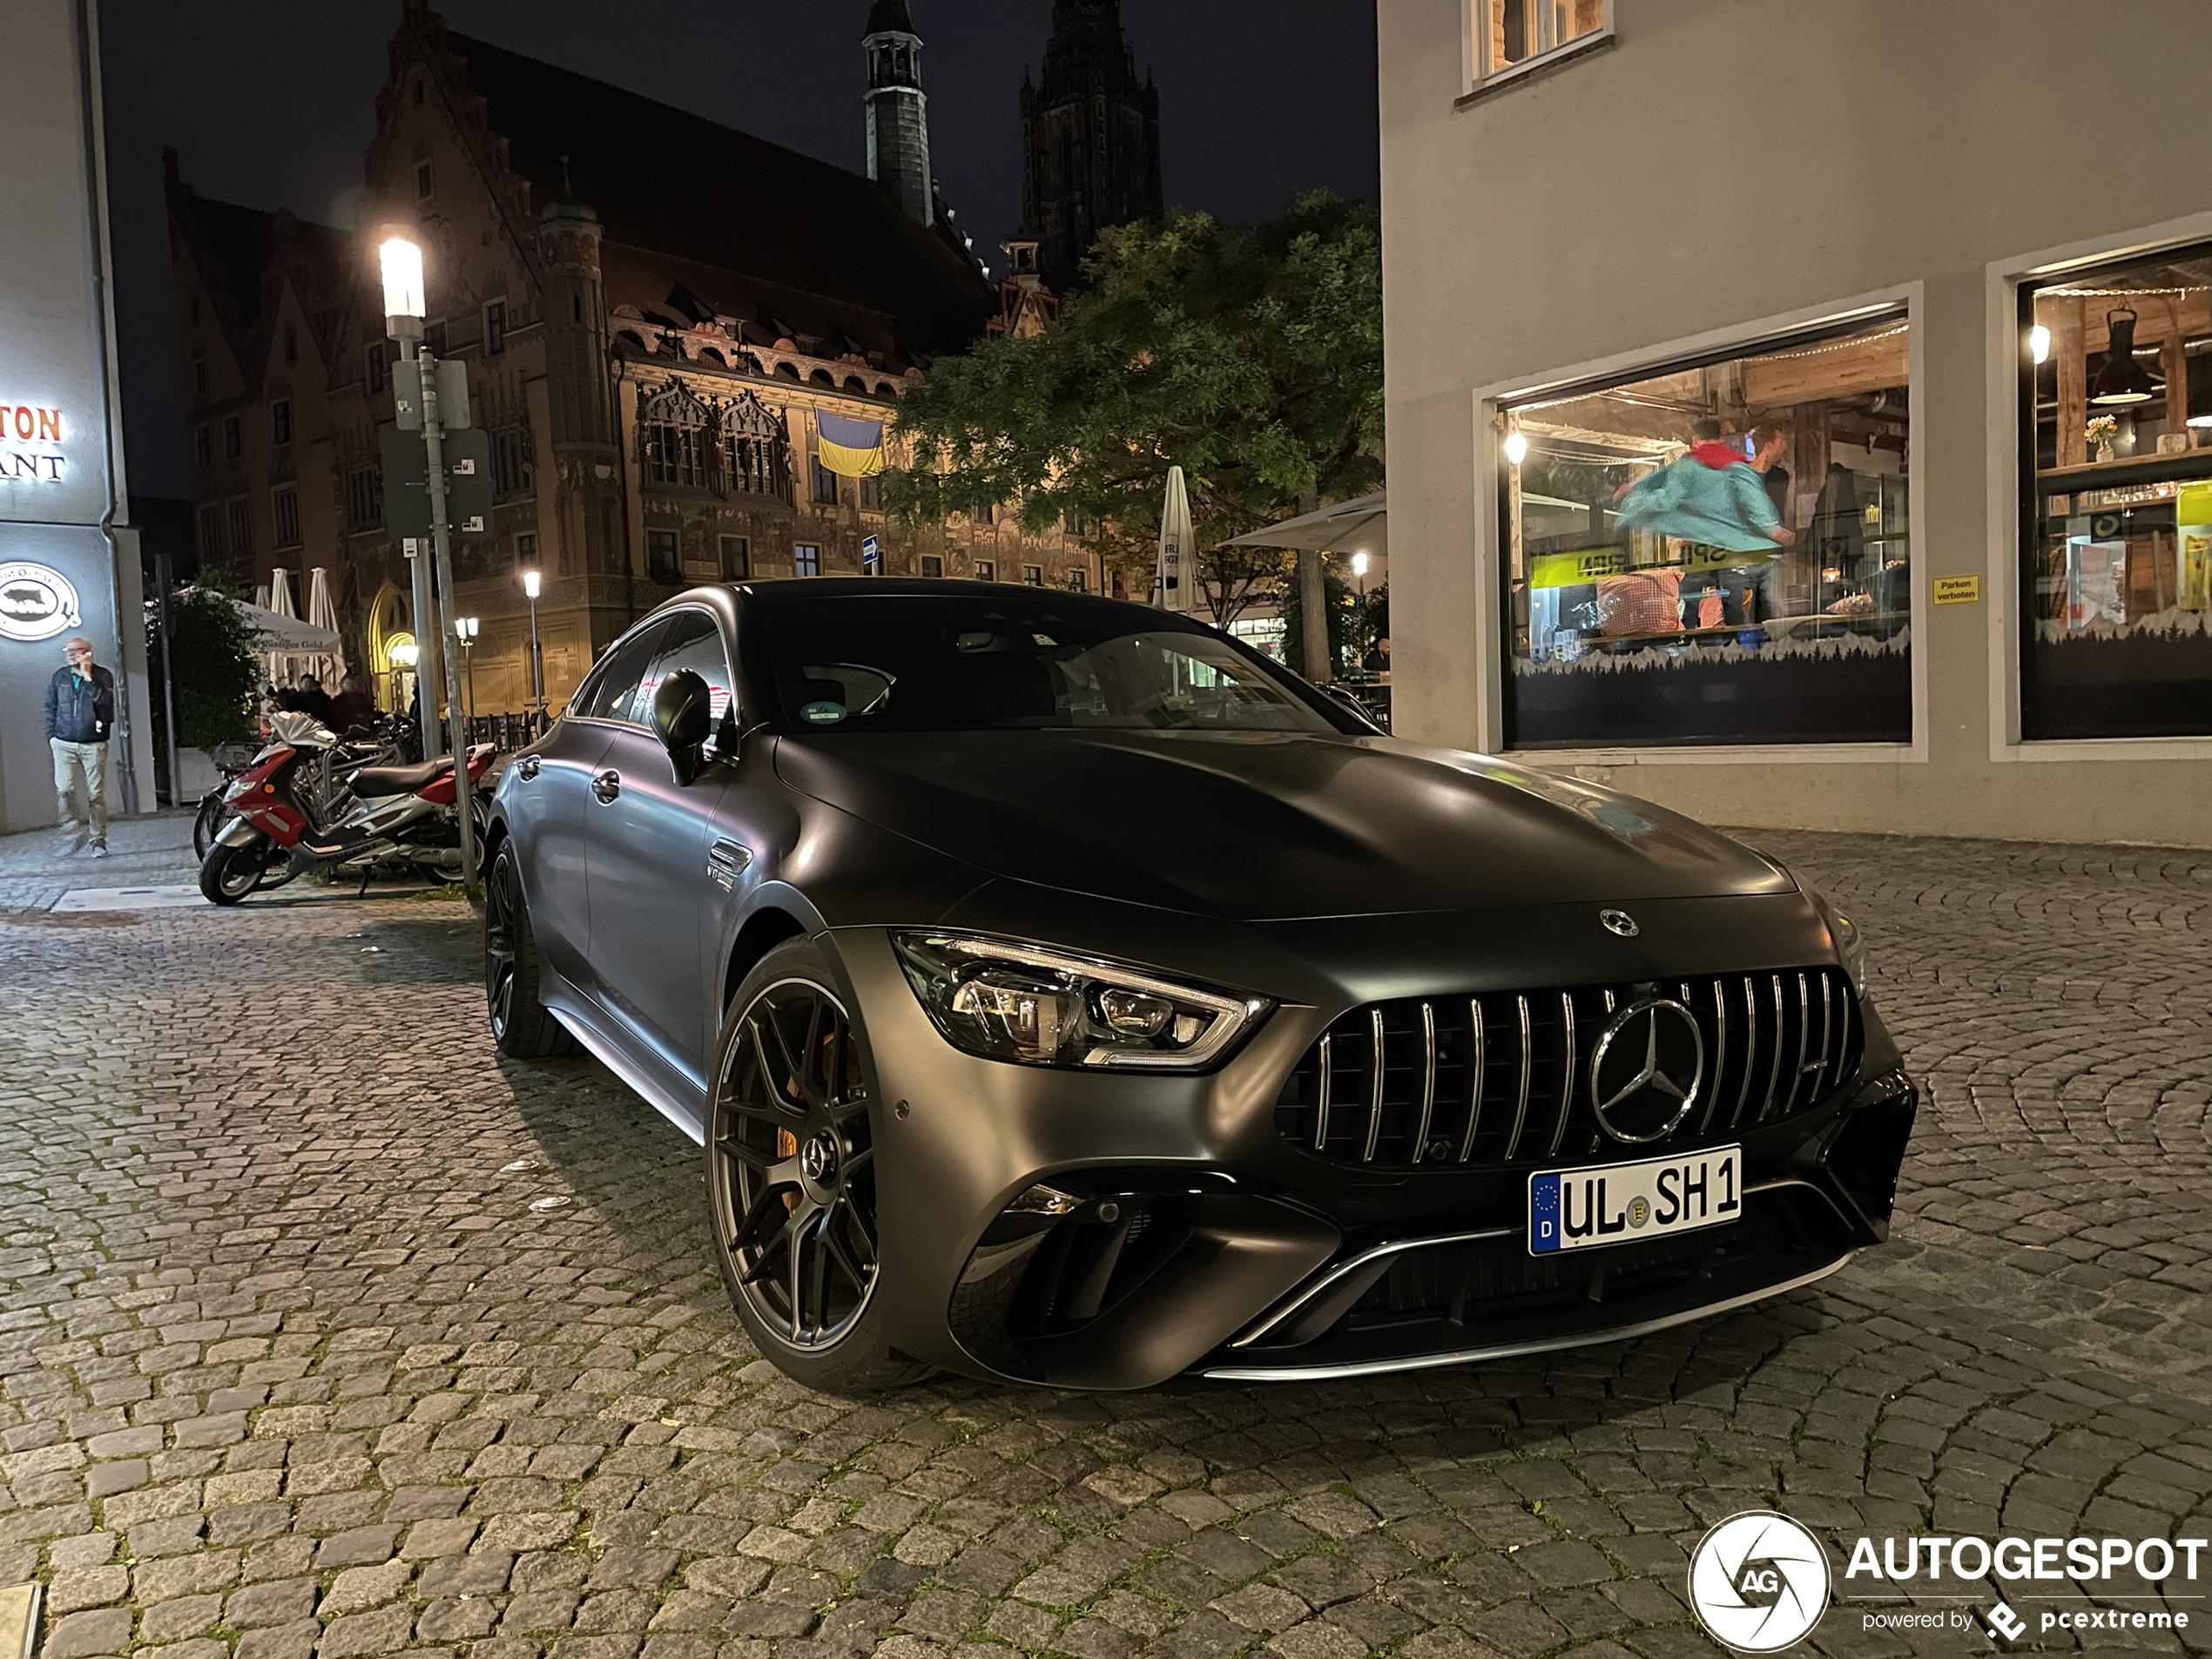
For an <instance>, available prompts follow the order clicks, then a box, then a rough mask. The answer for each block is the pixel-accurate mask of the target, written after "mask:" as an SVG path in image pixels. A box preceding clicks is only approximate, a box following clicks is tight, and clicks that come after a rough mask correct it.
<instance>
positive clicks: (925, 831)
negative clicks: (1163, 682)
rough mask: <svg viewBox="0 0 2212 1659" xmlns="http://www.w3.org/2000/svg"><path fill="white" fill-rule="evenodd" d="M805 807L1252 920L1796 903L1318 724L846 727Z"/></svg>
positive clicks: (1636, 829)
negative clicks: (1274, 727)
mask: <svg viewBox="0 0 2212 1659" xmlns="http://www.w3.org/2000/svg"><path fill="white" fill-rule="evenodd" d="M776 770H777V772H778V775H779V776H780V777H781V778H782V779H784V780H785V782H786V783H787V784H789V785H790V786H792V788H794V789H797V790H799V791H800V792H802V793H805V794H808V795H811V796H813V797H814V798H815V799H819V800H822V801H826V802H827V803H829V804H830V805H831V806H836V807H839V808H840V809H841V810H843V811H845V812H848V813H855V814H857V815H859V816H860V817H862V818H865V819H868V820H870V821H872V822H873V823H875V824H877V825H879V826H881V827H883V828H886V829H889V830H893V831H895V832H896V833H900V834H901V835H905V836H908V837H911V838H912V839H913V840H916V841H919V842H921V843H922V844H923V845H925V846H929V847H932V848H934V849H935V850H936V851H938V852H941V853H947V854H949V855H951V856H952V857H954V858H958V859H961V860H964V861H965V862H967V863H968V864H972V865H974V866H977V867H980V868H981V869H985V870H988V871H990V872H992V873H995V874H997V875H1002V876H1006V877H1008V878H1011V879H1013V880H1020V881H1027V882H1034V883H1037V884H1039V885H1042V886H1046V887H1056V888H1059V889H1062V890H1063V891H1067V892H1073V893H1082V894H1091V895H1094V896H1096V897H1099V898H1105V899H1112V900H1120V901H1123V902H1126V903H1133V904H1143V905H1150V906H1155V907H1161V908H1164V909H1171V910H1177V911H1182V912H1185V913H1188V914H1195V915H1202V916H1213V917H1219V918H1222V919H1224V920H1235V921H1280V920H1291V919H1307V918H1314V917H1322V916H1352V915H1376V914H1393V913H1406V912H1420V911H1440V910H1485V909H1494V908H1499V907H1519V906H1526V905H1529V904H1545V903H1559V904H1564V903H1570V902H1575V901H1581V900H1587V901H1589V902H1594V903H1603V904H1620V903H1627V902H1629V901H1632V900H1649V899H1679V898H1695V897H1706V896H1723V895H1727V896H1750V895H1754V894H1786V893H1790V892H1792V891H1794V887H1793V885H1792V884H1791V881H1790V880H1789V878H1788V877H1787V876H1786V875H1784V873H1782V872H1781V871H1780V870H1779V869H1778V868H1777V867H1776V866H1775V865H1773V864H1772V863H1770V862H1769V861H1768V860H1765V859H1764V858H1761V857H1760V856H1759V855H1758V854H1757V853H1753V852H1752V851H1751V850H1750V848H1748V847H1745V846H1742V845H1741V844H1739V843H1737V842H1735V841H1732V840H1729V839H1728V838H1727V837H1726V836H1723V835H1719V834H1716V833H1714V832H1713V831H1711V830H1709V829H1706V828H1704V827H1703V826H1701V825H1698V824H1696V823H1694V822H1692V821H1691V820H1690V819H1686V818H1683V817H1681V816H1679V815H1677V814H1676V813H1669V812H1667V811H1665V810H1663V809H1662V808H1660V807H1657V806H1652V805H1650V804H1649V803H1648V802H1644V801H1639V800H1636V799H1634V798H1632V797H1629V796H1626V795H1621V794H1618V793H1615V792H1613V791H1611V790H1607V789H1602V788H1598V787H1596V786H1592V785H1588V784H1581V783H1576V782H1574V781H1572V780H1569V779H1561V778H1557V777H1554V776H1552V775H1550V774H1548V773H1545V772H1538V771H1535V770H1534V769H1533V768H1531V767H1527V766H1523V765H1515V764H1513V763H1511V762H1507V761H1501V760H1494V759H1487V758H1485V757H1482V756H1480V755H1473V754H1467V753H1464V752H1460V751H1458V750H1452V749H1439V748H1430V747H1427V746H1425V745H1417V744H1412V743H1406V742H1402V741H1399V740H1398V739H1395V738H1381V737H1348V736H1334V735H1318V734H1315V735H1309V734H1306V733H1302V732H1019V731H1016V732H840V733H837V734H834V735H828V734H823V735H819V736H817V735H812V734H810V735H808V736H805V737H786V738H779V739H778V740H777V752H776Z"/></svg>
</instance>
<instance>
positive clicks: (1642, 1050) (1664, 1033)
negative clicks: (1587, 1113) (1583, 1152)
mask: <svg viewBox="0 0 2212 1659" xmlns="http://www.w3.org/2000/svg"><path fill="white" fill-rule="evenodd" d="M1704 1081H1705V1037H1704V1034H1703V1032H1701V1031H1699V1030H1698V1028H1697V1022H1696V1020H1694V1019H1692V1018H1691V1017H1690V1013H1689V1009H1688V1008H1684V1007H1683V1005H1682V1004H1681V1003H1679V1002H1674V1001H1666V1000H1664V999H1662V998H1658V997H1652V998H1647V999H1646V1000H1644V1001H1641V1002H1631V1003H1629V1006H1628V1007H1626V1008H1622V1010H1621V1011H1620V1012H1619V1013H1618V1014H1615V1015H1614V1016H1613V1017H1612V1019H1611V1020H1609V1021H1608V1022H1606V1027H1605V1029H1604V1030H1602V1031H1601V1032H1599V1033H1598V1038H1597V1046H1596V1047H1595V1048H1594V1049H1591V1050H1590V1107H1591V1109H1592V1110H1594V1111H1595V1113H1596V1114H1597V1123H1598V1127H1599V1128H1600V1129H1602V1130H1604V1131H1605V1132H1606V1133H1607V1134H1608V1135H1610V1136H1612V1137H1613V1138H1614V1139H1615V1140H1616V1141H1621V1142H1623V1143H1626V1144H1628V1145H1630V1146H1636V1145H1641V1144H1642V1143H1644V1142H1646V1141H1656V1140H1662V1139H1663V1138H1665V1137H1666V1136H1668V1135H1669V1134H1670V1133H1672V1132H1673V1130H1674V1128H1675V1126H1676V1124H1678V1123H1681V1122H1682V1120H1683V1118H1685V1117H1687V1116H1689V1109H1690V1108H1691V1107H1692V1106H1694V1105H1696V1103H1697V1090H1698V1089H1699V1087H1700V1086H1701V1085H1702V1084H1703V1082H1704Z"/></svg>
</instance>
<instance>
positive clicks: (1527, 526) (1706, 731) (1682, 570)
mask: <svg viewBox="0 0 2212 1659" xmlns="http://www.w3.org/2000/svg"><path fill="white" fill-rule="evenodd" d="M1908 346H1909V338H1908V334H1907V323H1906V320H1905V317H1904V315H1903V314H1901V313H1889V314H1883V315H1881V316H1878V317H1876V318H1873V319H1871V320H1864V319H1863V320H1855V321H1854V322H1852V323H1851V324H1850V325H1849V326H1848V327H1838V328H1835V329H1831V330H1826V331H1822V332H1818V333H1812V334H1798V335H1794V336H1792V337H1791V338H1789V339H1785V340H1779V341H1770V342H1766V343H1764V344H1762V345H1760V346H1757V347H1752V348H1750V349H1748V350H1742V351H1738V352H1736V353H1732V354H1729V355H1727V356H1725V357H1721V358H1714V359H1704V360H1700V361H1693V362H1689V363H1684V364H1681V365H1677V366H1675V367H1672V368H1662V369H1659V370H1656V371H1645V372H1643V373H1641V374H1637V375H1636V376H1635V377H1634V378H1633V379H1624V380H1616V381H1604V382H1600V383H1597V384H1594V385H1590V386H1587V387H1582V388H1570V389H1568V390H1566V391H1563V392H1560V391H1554V392H1550V393H1548V394H1546V395H1544V397H1543V398H1542V399H1541V401H1529V402H1527V403H1521V404H1517V405H1510V406H1507V408H1504V409H1503V410H1502V417H1503V422H1504V430H1503V432H1502V433H1501V438H1500V442H1499V444H1498V450H1499V462H1498V465H1499V477H1498V499H1499V520H1498V522H1499V527H1500V537H1501V549H1500V557H1499V568H1500V574H1501V580H1502V583H1503V586H1504V590H1505V591H1504V595H1503V597H1504V601H1505V604H1504V626H1505V629H1506V640H1505V644H1506V654H1507V663H1508V665H1509V672H1508V674H1507V694H1506V698H1505V707H1506V728H1507V729H1506V736H1507V742H1508V743H1509V744H1511V745H1514V746H1517V747H1522V748H1531V749H1546V748H1552V749H1572V748H1625V747H1648V746H1663V745H1699V744H1722V743H1727V744H1760V743H1873V742H1880V743H1905V742H1909V741H1910V740H1911V738H1912V672H1911V659H1910V655H1909V653H1910V651H1911V635H1912V630H1911V625H1910V624H1911V612H1912V538H1911V525H1910V523H1909V520H1908V517H1907V511H1906V503H1907V497H1908V481H1907V476H1906V463H1907V457H1908V455H1909V443H1908V439H1909V436H1910V430H1911V411H1910V399H1909V395H1908V381H1909V380H1910V374H1909V371H1908V367H1907V365H1908V362H1909V360H1910V354H1909V350H1908Z"/></svg>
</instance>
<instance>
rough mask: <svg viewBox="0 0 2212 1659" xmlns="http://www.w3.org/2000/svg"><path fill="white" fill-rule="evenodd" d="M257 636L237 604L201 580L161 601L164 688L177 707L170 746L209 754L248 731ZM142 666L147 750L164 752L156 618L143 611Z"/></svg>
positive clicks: (165, 737)
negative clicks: (150, 681) (165, 638)
mask: <svg viewBox="0 0 2212 1659" xmlns="http://www.w3.org/2000/svg"><path fill="white" fill-rule="evenodd" d="M258 643H259V642H258V637H257V636H256V635H255V633H254V631H253V630H252V629H251V628H249V627H247V626H246V619H245V618H244V617H240V616H239V614H238V607H237V606H235V605H233V604H232V603H231V602H230V599H229V598H228V597H226V595H225V594H224V593H223V592H222V591H221V590H219V589H217V588H213V587H210V586H208V585H207V584H206V583H205V582H203V583H201V584H200V585H199V586H198V587H196V588H186V589H185V590H183V591H181V592H179V593H173V594H172V595H170V597H169V650H170V669H169V678H170V691H171V694H172V696H173V697H174V698H176V703H177V745H178V747H179V748H183V749H212V748H213V747H214V746H215V745H217V744H219V743H236V742H239V741H240V740H241V739H243V738H249V737H251V736H253V693H254V689H255V687H256V686H257V685H259V683H260V666H261V665H260V654H259V651H258V649H257V646H258ZM146 665H147V667H148V668H149V669H150V670H151V671H152V675H153V677H154V682H155V686H156V690H155V694H154V696H153V697H152V698H151V699H150V700H151V701H152V704H153V744H154V752H155V753H157V754H160V755H166V754H167V753H168V745H169V738H168V730H167V725H166V717H165V711H164V710H163V707H162V699H161V696H160V692H159V689H158V688H159V684H160V675H161V621H160V613H159V610H158V608H157V607H155V606H153V605H148V606H147V607H146Z"/></svg>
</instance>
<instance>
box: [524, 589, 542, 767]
mask: <svg viewBox="0 0 2212 1659" xmlns="http://www.w3.org/2000/svg"><path fill="white" fill-rule="evenodd" d="M544 585H545V580H544V578H543V577H541V576H540V575H539V574H538V573H537V572H536V570H525V571H523V597H525V598H527V599H528V600H529V602H530V699H531V701H533V702H534V703H536V705H537V731H538V735H539V736H540V737H543V735H544V734H545V653H544V652H543V651H541V650H540V649H539V648H538V644H537V596H538V592H539V590H541V589H542V588H543V587H544Z"/></svg>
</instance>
